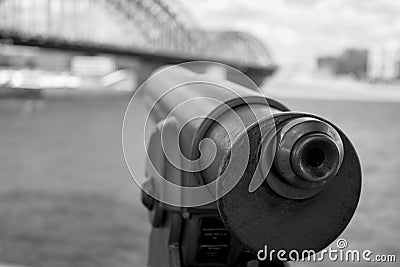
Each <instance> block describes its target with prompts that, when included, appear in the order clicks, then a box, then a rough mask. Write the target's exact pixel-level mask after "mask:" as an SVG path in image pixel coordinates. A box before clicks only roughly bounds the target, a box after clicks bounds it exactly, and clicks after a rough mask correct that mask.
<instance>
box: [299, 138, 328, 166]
mask: <svg viewBox="0 0 400 267" xmlns="http://www.w3.org/2000/svg"><path fill="white" fill-rule="evenodd" d="M302 161H303V164H304V165H305V166H309V167H312V168H316V167H318V166H320V165H322V163H323V162H324V161H325V153H324V151H323V150H322V149H320V147H319V145H318V143H317V142H316V143H314V144H310V145H309V147H306V148H304V154H303V157H302Z"/></svg>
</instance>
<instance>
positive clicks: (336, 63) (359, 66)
mask: <svg viewBox="0 0 400 267" xmlns="http://www.w3.org/2000/svg"><path fill="white" fill-rule="evenodd" d="M367 62H368V51H367V50H364V49H354V48H349V49H346V50H344V51H343V53H342V54H341V55H340V56H338V57H334V56H325V57H319V58H318V59H317V66H318V69H320V70H324V71H325V72H329V73H332V74H334V75H349V76H353V77H355V78H358V79H360V78H365V77H366V76H367Z"/></svg>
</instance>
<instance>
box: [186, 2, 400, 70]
mask: <svg viewBox="0 0 400 267" xmlns="http://www.w3.org/2000/svg"><path fill="white" fill-rule="evenodd" d="M180 1H181V4H182V5H184V7H185V8H186V9H187V10H188V11H189V12H190V13H191V16H192V17H193V19H194V21H195V23H196V24H197V25H199V26H200V27H202V28H206V29H212V30H240V31H245V32H249V33H252V34H254V35H255V36H257V37H258V38H259V39H260V40H262V41H263V43H265V44H266V46H267V47H268V48H269V49H270V51H271V53H272V56H273V59H274V61H275V62H277V63H278V64H279V65H281V66H282V65H283V66H284V67H287V68H290V67H292V68H299V67H301V68H306V69H310V68H314V67H315V59H316V57H317V56H319V55H337V54H339V53H340V52H341V51H342V50H343V49H346V48H349V47H355V48H366V49H370V48H371V47H374V46H380V45H383V44H385V45H386V44H393V43H396V42H399V41H400V0H201V1H200V0H180Z"/></svg>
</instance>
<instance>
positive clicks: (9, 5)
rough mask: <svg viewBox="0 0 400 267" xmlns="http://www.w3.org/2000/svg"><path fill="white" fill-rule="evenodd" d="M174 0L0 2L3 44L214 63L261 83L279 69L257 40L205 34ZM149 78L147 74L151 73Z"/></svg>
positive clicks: (156, 62) (152, 61)
mask: <svg viewBox="0 0 400 267" xmlns="http://www.w3.org/2000/svg"><path fill="white" fill-rule="evenodd" d="M178 3H179V2H177V1H172V0H35V1H32V0H0V42H1V43H3V44H13V45H24V46H34V47H42V48H48V49H61V50H64V51H77V52H87V53H90V54H98V53H110V54H114V55H122V56H129V57H134V58H137V59H139V60H141V61H143V63H147V66H151V67H150V68H149V69H148V71H147V72H148V73H150V72H151V71H152V70H154V69H155V68H157V67H159V66H161V65H165V64H177V63H182V62H188V61H194V60H211V61H216V62H221V63H225V64H227V65H230V66H233V67H236V68H238V69H240V70H242V71H243V72H245V73H246V74H247V75H248V76H250V77H251V78H252V79H253V80H254V81H256V83H261V81H262V80H263V79H264V78H265V77H268V76H270V75H271V74H272V73H273V72H274V71H275V70H276V66H275V65H274V64H273V62H272V61H271V57H270V55H269V52H268V50H267V49H266V47H265V46H264V45H263V44H262V43H261V42H260V41H259V40H258V39H257V38H255V37H254V36H252V35H250V34H248V33H243V32H234V31H225V32H211V31H206V30H204V29H201V27H199V26H198V25H196V23H194V21H193V19H192V18H191V16H190V13H189V12H187V11H186V10H185V9H184V8H183V7H182V6H181V5H179V4H178ZM148 73H146V74H148Z"/></svg>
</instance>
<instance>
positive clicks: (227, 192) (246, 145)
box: [140, 66, 361, 267]
mask: <svg viewBox="0 0 400 267" xmlns="http://www.w3.org/2000/svg"><path fill="white" fill-rule="evenodd" d="M157 73H161V75H158V74H157ZM243 84H248V85H249V86H244V85H243ZM143 87H144V90H143V92H142V93H141V96H140V97H141V99H142V101H143V102H144V103H146V104H147V107H148V110H149V118H150V119H151V120H152V121H153V122H154V124H155V127H154V129H153V131H152V133H151V134H150V136H149V139H148V143H147V154H148V158H147V160H146V169H145V172H146V173H145V175H146V179H147V180H146V182H145V183H144V184H143V185H142V196H141V197H142V203H143V204H144V205H145V206H146V208H147V209H148V211H149V218H150V222H151V225H152V230H151V234H150V239H149V255H148V265H149V266H151V267H163V266H165V267H171V266H173V267H183V266H193V267H200V266H221V267H222V266H232V267H247V266H287V265H288V264H289V259H288V260H282V258H281V257H279V255H277V254H276V253H275V254H273V255H270V256H268V257H264V258H265V259H264V260H261V259H260V254H263V253H264V252H265V251H264V248H268V250H269V251H275V252H277V251H283V252H286V253H290V252H291V251H297V252H298V254H299V255H300V257H302V256H301V255H302V252H304V251H309V250H313V251H315V252H318V251H321V250H322V249H324V248H325V247H327V246H328V245H330V244H331V243H332V242H333V241H334V240H335V239H336V238H337V237H339V236H340V234H341V233H342V232H343V231H344V229H345V228H346V227H347V225H348V224H349V222H350V220H351V218H352V216H353V214H354V212H355V210H356V207H357V204H358V200H359V197H360V192H361V167H360V162H359V159H358V156H357V153H356V150H355V148H354V146H353V145H352V143H351V141H350V140H349V138H348V137H347V136H346V135H345V134H344V133H343V131H341V130H340V129H339V128H338V127H337V126H335V125H334V124H333V123H332V122H330V121H328V120H326V119H324V118H322V117H319V116H317V115H313V114H308V113H302V112H294V111H290V110H289V109H288V108H287V107H286V106H285V105H283V104H281V103H280V102H278V101H276V100H274V99H270V98H268V97H267V96H265V95H264V94H262V93H261V92H259V91H257V90H255V86H254V87H252V86H251V81H250V82H245V83H241V84H239V83H235V82H231V81H229V80H227V79H226V78H223V77H222V78H221V77H215V76H212V75H208V74H207V73H199V72H198V71H193V70H189V68H186V67H185V66H173V67H168V68H163V69H161V70H158V71H156V74H155V75H154V76H153V77H151V78H150V79H149V80H148V81H146V82H145V83H144V84H143ZM261 251H262V252H263V253H261ZM264 256H265V255H264Z"/></svg>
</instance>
